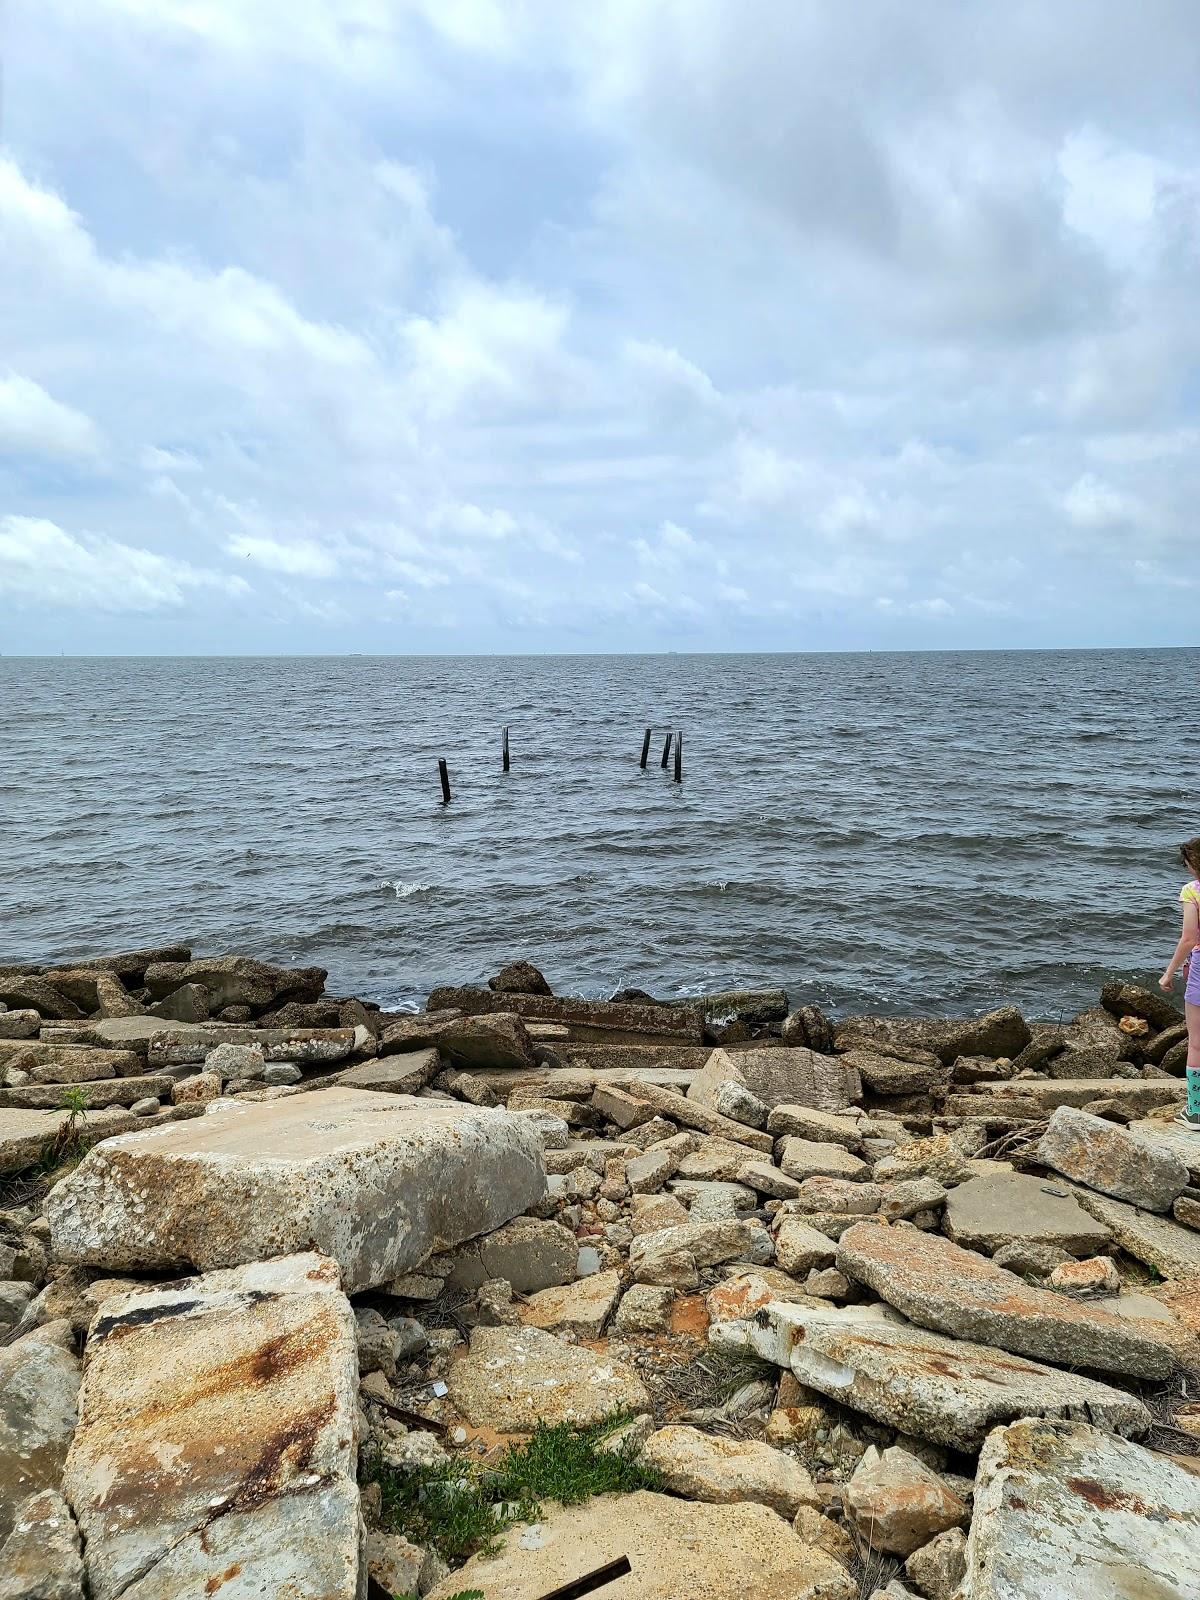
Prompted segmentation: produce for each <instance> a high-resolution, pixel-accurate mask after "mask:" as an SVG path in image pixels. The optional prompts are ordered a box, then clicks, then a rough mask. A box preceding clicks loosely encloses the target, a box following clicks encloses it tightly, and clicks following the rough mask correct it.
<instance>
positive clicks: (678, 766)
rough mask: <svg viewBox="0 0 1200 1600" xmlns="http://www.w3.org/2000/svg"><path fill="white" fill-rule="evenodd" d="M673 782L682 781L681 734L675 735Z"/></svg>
mask: <svg viewBox="0 0 1200 1600" xmlns="http://www.w3.org/2000/svg"><path fill="white" fill-rule="evenodd" d="M675 782H676V783H682V782H683V735H682V734H681V733H677V734H676V735H675Z"/></svg>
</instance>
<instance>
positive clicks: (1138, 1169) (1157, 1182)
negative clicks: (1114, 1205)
mask: <svg viewBox="0 0 1200 1600" xmlns="http://www.w3.org/2000/svg"><path fill="white" fill-rule="evenodd" d="M1038 1160H1039V1161H1041V1162H1043V1163H1044V1165H1046V1166H1048V1167H1053V1168H1054V1170H1055V1171H1056V1172H1061V1173H1062V1174H1063V1175H1064V1177H1068V1178H1073V1179H1074V1180H1075V1182H1076V1183H1082V1184H1084V1185H1086V1187H1087V1188H1089V1189H1095V1190H1098V1191H1099V1192H1100V1193H1101V1194H1106V1195H1110V1196H1111V1197H1112V1198H1113V1199H1114V1200H1128V1201H1130V1202H1131V1203H1132V1204H1133V1205H1137V1206H1141V1207H1142V1208H1143V1209H1144V1210H1146V1211H1169V1210H1170V1209H1171V1205H1172V1202H1173V1201H1174V1200H1175V1199H1176V1198H1177V1196H1178V1195H1180V1194H1181V1193H1182V1192H1183V1190H1184V1189H1185V1188H1186V1187H1187V1184H1188V1168H1187V1167H1186V1166H1185V1164H1184V1163H1183V1162H1182V1161H1181V1160H1180V1159H1179V1157H1178V1156H1177V1155H1175V1154H1174V1152H1173V1151H1171V1150H1168V1149H1166V1148H1164V1147H1163V1146H1162V1145H1159V1144H1153V1143H1151V1142H1150V1141H1149V1140H1146V1139H1139V1138H1138V1137H1137V1135H1136V1134H1133V1133H1130V1132H1129V1130H1128V1129H1127V1128H1119V1127H1117V1126H1115V1125H1114V1124H1113V1123H1111V1122H1106V1121H1105V1120H1104V1119H1103V1118H1102V1117H1092V1116H1089V1115H1088V1114H1087V1112H1086V1111H1077V1110H1074V1109H1073V1108H1072V1107H1070V1106H1059V1108H1058V1110H1057V1111H1055V1113H1054V1115H1053V1116H1052V1117H1051V1118H1050V1124H1049V1126H1048V1127H1047V1129H1046V1131H1045V1133H1044V1134H1043V1135H1042V1137H1041V1140H1040V1142H1039V1144H1038Z"/></svg>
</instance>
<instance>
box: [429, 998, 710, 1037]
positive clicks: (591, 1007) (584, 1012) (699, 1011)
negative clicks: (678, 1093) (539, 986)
mask: <svg viewBox="0 0 1200 1600" xmlns="http://www.w3.org/2000/svg"><path fill="white" fill-rule="evenodd" d="M447 1009H449V1010H455V1011H461V1012H462V1013H463V1014H464V1015H465V1016H478V1015H480V1014H481V1013H486V1012H489V1011H501V1010H503V1011H513V1012H515V1013H516V1014H517V1016H519V1017H524V1018H526V1019H527V1020H528V1019H530V1018H532V1019H533V1020H534V1021H537V1022H562V1023H565V1024H566V1025H567V1026H568V1027H569V1028H571V1029H572V1031H574V1030H575V1029H583V1030H586V1031H587V1032H589V1033H591V1032H595V1033H599V1034H600V1036H601V1039H603V1037H604V1035H605V1034H610V1033H620V1034H632V1035H635V1036H636V1035H648V1036H649V1037H650V1038H653V1037H655V1036H656V1035H657V1036H661V1037H662V1038H664V1039H674V1040H676V1041H677V1042H678V1043H680V1044H702V1043H703V1041H704V1007H703V1005H701V1004H700V1003H697V1004H695V1005H679V1006H665V1005H653V1004H640V1003H636V1002H635V1003H633V1004H630V1003H628V1002H627V1001H617V1000H584V999H576V998H574V997H573V996H568V995H551V994H504V995H497V994H495V993H493V991H492V990H491V989H476V988H473V987H470V986H462V987H448V988H441V989H435V990H434V991H433V992H432V994H430V996H429V1010H430V1011H440V1010H447Z"/></svg>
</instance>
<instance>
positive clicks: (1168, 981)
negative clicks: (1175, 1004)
mask: <svg viewBox="0 0 1200 1600" xmlns="http://www.w3.org/2000/svg"><path fill="white" fill-rule="evenodd" d="M1158 987H1159V988H1160V989H1161V990H1162V992H1163V993H1164V994H1170V992H1171V990H1172V989H1173V988H1174V987H1175V974H1174V973H1173V972H1164V973H1163V975H1162V977H1161V978H1160V979H1159V980H1158Z"/></svg>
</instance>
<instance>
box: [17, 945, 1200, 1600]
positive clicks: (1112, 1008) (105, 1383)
mask: <svg viewBox="0 0 1200 1600" xmlns="http://www.w3.org/2000/svg"><path fill="white" fill-rule="evenodd" d="M325 978H326V975H325V973H324V972H322V971H321V970H320V969H319V968H296V967H292V966H286V965H276V964H274V963H271V962H267V961H261V960H258V959H250V958H246V957H238V956H229V957H222V956H216V957H198V958H197V957H194V956H193V952H192V951H191V950H190V949H189V948H188V947H186V946H169V947H164V948H162V949H156V950H140V951H128V952H123V953H119V954H117V955H115V956H107V957H99V958H77V959H74V960H72V961H69V962H63V963H60V964H59V965H58V966H48V967H38V966H36V965H34V964H30V965H27V966H24V967H21V968H19V969H18V968H15V967H9V968H3V969H0V1173H3V1174H4V1175H5V1184H6V1187H5V1193H4V1197H3V1199H2V1200H0V1600H15V1597H16V1596H17V1595H22V1596H24V1597H25V1600H84V1596H85V1595H86V1596H88V1597H90V1600H125V1597H128V1600H168V1597H172V1600H173V1597H175V1596H187V1597H191V1596H193V1595H194V1596H196V1597H197V1600H199V1597H200V1596H202V1595H210V1594H219V1595H221V1596H222V1597H225V1600H249V1597H250V1596H251V1595H254V1596H259V1595H262V1594H272V1595H276V1594H278V1595H281V1596H287V1597H288V1600H332V1597H336V1596H338V1595H345V1596H347V1600H349V1597H351V1596H353V1597H355V1600H358V1597H359V1596H361V1595H362V1594H363V1593H364V1592H365V1589H366V1585H367V1582H368V1577H369V1578H370V1581H371V1583H372V1584H373V1585H374V1589H373V1591H372V1592H381V1593H391V1594H406V1593H411V1594H420V1595H433V1596H434V1597H442V1600H447V1597H450V1596H453V1595H457V1594H460V1593H462V1592H463V1591H465V1590H467V1589H470V1588H471V1587H477V1588H481V1589H482V1590H483V1592H484V1593H485V1595H486V1596H487V1600H500V1597H504V1596H508V1597H512V1600H518V1597H519V1600H544V1597H545V1596H546V1595H547V1594H548V1593H552V1592H556V1591H557V1590H558V1589H561V1588H562V1587H563V1586H564V1585H565V1586H567V1587H568V1588H569V1587H570V1585H572V1584H574V1583H577V1582H579V1583H589V1584H591V1585H592V1587H591V1588H589V1589H588V1590H586V1591H580V1592H589V1593H590V1592H593V1589H594V1592H596V1593H598V1594H603V1595H604V1596H605V1597H606V1600H607V1597H609V1596H612V1600H617V1597H619V1596H624V1595H630V1596H632V1595H635V1594H636V1595H638V1596H649V1597H651V1600H654V1597H659V1600H677V1597H678V1596H679V1595H680V1594H681V1593H688V1594H692V1595H694V1596H696V1597H698V1600H705V1597H708V1600H718V1597H720V1600H724V1597H728V1600H733V1597H734V1596H737V1597H738V1600H742V1597H744V1596H745V1595H746V1594H748V1593H753V1594H755V1595H756V1596H759V1595H761V1596H765V1597H768V1600H770V1597H772V1596H773V1597H775V1600H797V1597H808V1600H854V1597H855V1596H856V1595H857V1594H858V1593H859V1590H860V1585H861V1583H862V1582H864V1581H865V1574H864V1567H863V1556H862V1551H863V1550H864V1549H866V1547H867V1543H868V1542H869V1544H870V1546H871V1547H872V1548H873V1550H874V1551H875V1552H876V1556H877V1558H878V1559H879V1560H880V1561H882V1562H883V1563H884V1565H883V1566H881V1567H880V1569H879V1582H878V1583H877V1584H876V1585H875V1587H876V1589H877V1591H878V1593H879V1594H881V1595H884V1596H887V1597H888V1600H894V1597H896V1596H900V1595H914V1594H915V1595H920V1596H923V1597H924V1600H983V1597H984V1596H985V1595H986V1596H987V1600H1018V1597H1025V1596H1027V1595H1028V1596H1031V1597H1032V1596H1034V1595H1036V1596H1037V1597H1038V1600H1047V1597H1049V1596H1054V1597H1055V1600H1059V1597H1060V1596H1061V1597H1063V1600H1075V1597H1079V1600H1082V1597H1083V1596H1085V1595H1086V1596H1087V1600H1094V1597H1095V1596H1097V1595H1098V1594H1100V1593H1101V1592H1102V1591H1103V1592H1106V1593H1107V1592H1108V1590H1105V1589H1104V1585H1105V1584H1106V1583H1108V1584H1109V1586H1110V1588H1111V1590H1112V1593H1113V1594H1114V1596H1115V1595H1116V1594H1118V1593H1120V1594H1122V1595H1124V1594H1125V1593H1129V1594H1130V1595H1132V1594H1134V1593H1137V1594H1139V1595H1141V1594H1143V1593H1144V1594H1146V1595H1147V1596H1148V1595H1149V1594H1151V1593H1153V1594H1154V1595H1155V1600H1167V1597H1171V1600H1175V1597H1176V1596H1177V1595H1178V1596H1183V1595H1189V1596H1190V1594H1191V1593H1192V1592H1193V1591H1196V1592H1200V1574H1198V1573H1197V1571H1196V1570H1195V1554H1194V1549H1195V1547H1196V1546H1197V1545H1200V1540H1197V1538H1196V1533H1197V1531H1200V1530H1197V1528H1196V1527H1195V1522H1196V1520H1197V1517H1198V1516H1200V1509H1198V1500H1200V1477H1197V1476H1196V1475H1195V1474H1194V1472H1193V1470H1192V1469H1191V1468H1189V1465H1188V1464H1189V1462H1192V1463H1195V1462H1200V1424H1198V1423H1197V1422H1196V1419H1195V1417H1194V1416H1193V1414H1192V1412H1193V1410H1194V1405H1193V1404H1192V1402H1190V1401H1189V1400H1188V1399H1187V1396H1188V1395H1189V1394H1191V1393H1194V1392H1195V1387H1194V1386H1195V1382H1196V1375H1197V1374H1198V1373H1200V1314H1198V1313H1197V1312H1196V1309H1195V1308H1196V1305H1197V1304H1200V1183H1198V1182H1197V1180H1200V1139H1195V1138H1194V1136H1192V1135H1189V1134H1188V1133H1187V1132H1186V1130H1183V1129H1180V1128H1177V1127H1175V1126H1173V1125H1172V1123H1171V1117H1172V1116H1173V1114H1174V1111H1175V1109H1176V1108H1177V1106H1178V1105H1179V1103H1180V1102H1181V1100H1182V1097H1183V1081H1182V1053H1181V1049H1180V1040H1181V1039H1182V1037H1183V1034H1182V1030H1181V1018H1180V1017H1179V1016H1178V1014H1177V1013H1176V1012H1175V1011H1174V1009H1173V1008H1172V1007H1171V1006H1170V1005H1169V1003H1167V1002H1166V1001H1164V1000H1163V997H1162V996H1161V995H1158V994H1155V993H1148V992H1146V991H1143V990H1140V989H1138V988H1137V987H1136V986H1134V985H1131V984H1127V983H1119V984H1114V985H1110V986H1108V987H1107V988H1106V989H1105V991H1104V995H1103V997H1102V1002H1101V1004H1100V1005H1099V1006H1097V1007H1095V1008H1093V1009H1092V1010H1091V1011H1089V1012H1085V1013H1081V1015H1080V1016H1079V1017H1077V1018H1075V1019H1073V1020H1069V1021H1065V1022H1062V1023H1053V1024H1051V1023H1038V1022H1032V1023H1031V1022H1028V1021H1026V1019H1025V1018H1023V1017H1022V1016H1021V1014H1020V1012H1019V1011H1017V1010H1016V1009H1015V1008H1014V1007H1011V1006H1006V1007H1002V1008H999V1009H997V1010H996V1011H994V1012H991V1013H989V1014H988V1015H987V1016H984V1017H980V1018H962V1019H937V1018H927V1019H897V1018H873V1017H855V1018H846V1019H843V1020H842V1021H840V1022H838V1023H836V1024H835V1023H834V1022H833V1021H832V1020H831V1019H830V1018H828V1017H826V1016H824V1015H823V1013H822V1012H821V1011H820V1010H819V1008H817V1007H816V1006H812V1005H807V1006H802V1007H799V1008H797V1009H792V1008H791V1007H790V1005H789V1002H788V997H787V996H786V995H784V994H783V993H782V992H780V991H778V990H762V991H753V990H731V991H725V992H722V993H720V994H714V995H710V996H703V997H698V998H696V999H694V1000H688V1001H686V1002H681V1003H675V1002H660V1001H656V1000H653V999H651V998H650V997H649V996H645V995H642V994H641V993H640V992H637V991H630V992H628V993H626V994H623V995H621V996H618V997H616V998H615V999H614V1000H612V1001H604V1000H596V999H590V998H576V997H564V996H558V995H555V994H553V993H552V992H551V990H550V986H549V985H548V984H547V983H546V981H545V979H544V978H543V977H542V975H541V974H540V973H539V972H538V971H537V969H536V968H534V967H532V966H531V965H530V964H529V963H528V962H514V963H511V964H510V965H509V966H508V967H506V968H505V969H504V971H503V972H501V973H498V974H497V975H496V976H495V978H494V979H493V980H492V981H491V982H490V983H489V985H488V986H486V987H485V986H482V985H480V986H470V987H461V986H460V987H447V988H443V989H440V990H436V991H435V992H434V993H433V994H431V995H430V997H429V1003H428V1008H427V1010H426V1011H425V1012H423V1013H420V1014H416V1013H408V1012H404V1013H401V1012H395V1013H388V1012H385V1011H383V1010H381V1009H380V1008H378V1007H377V1006H374V1005H373V1004H371V1003H370V1002H367V1001H361V1000H357V999H352V998H350V999H339V998H334V997H330V996H327V995H326V994H325V990H324V984H325ZM1131 1019H1132V1020H1131ZM81 1362H82V1369H81ZM81 1370H82V1387H81V1386H80V1376H81ZM614 1414H619V1416H620V1418H621V1421H620V1425H619V1430H618V1431H617V1432H614V1433H613V1434H612V1435H611V1438H609V1439H607V1440H605V1441H601V1442H600V1443H598V1444H593V1445H590V1446H588V1448H589V1449H591V1450H593V1451H595V1452H599V1454H598V1455H597V1456H596V1459H597V1460H599V1457H600V1455H602V1454H603V1453H604V1452H606V1451H608V1452H617V1454H618V1455H619V1456H620V1457H621V1458H622V1459H623V1460H624V1461H625V1462H626V1463H627V1464H628V1467H629V1470H631V1471H632V1470H634V1469H636V1471H637V1473H640V1474H641V1475H642V1476H641V1477H638V1478H635V1479H634V1480H633V1483H634V1485H635V1486H634V1487H633V1488H632V1492H628V1493H623V1494H620V1495H616V1496H614V1495H611V1494H603V1495H601V1496H600V1497H599V1498H594V1499H591V1500H589V1501H585V1503H583V1504H580V1505H566V1506H563V1505H559V1504H557V1503H556V1499H555V1496H554V1494H553V1493H552V1492H551V1488H552V1486H551V1488H546V1487H545V1486H543V1487H539V1490H538V1493H537V1497H536V1500H537V1504H536V1508H535V1509H534V1510H533V1511H532V1512H531V1513H530V1514H529V1515H528V1516H527V1517H526V1520H525V1521H524V1522H522V1523H513V1524H509V1523H506V1522H502V1523H501V1524H499V1525H498V1538H499V1548H498V1549H496V1550H495V1551H494V1552H491V1553H485V1552H484V1551H482V1550H480V1549H479V1548H478V1545H479V1543H480V1541H479V1540H478V1539H476V1540H474V1541H473V1542H472V1541H468V1543H467V1544H466V1545H465V1546H464V1547H454V1548H451V1547H450V1545H449V1544H447V1543H446V1542H445V1541H446V1539H447V1538H448V1535H447V1534H446V1533H445V1532H439V1527H438V1523H437V1517H436V1516H431V1515H429V1513H428V1508H429V1507H430V1506H435V1505H436V1502H437V1497H438V1496H439V1495H444V1494H447V1493H449V1494H458V1493H460V1492H463V1486H464V1485H479V1484H486V1483H487V1482H488V1481H490V1479H491V1477H492V1476H493V1475H494V1473H495V1472H497V1471H500V1470H502V1467H503V1463H504V1462H505V1461H506V1460H507V1459H509V1458H508V1456H507V1454H506V1453H507V1452H508V1450H509V1449H510V1447H513V1448H515V1449H517V1450H518V1451H519V1450H521V1449H522V1448H523V1446H524V1441H526V1440H528V1439H530V1437H531V1436H533V1435H534V1434H535V1430H536V1429H537V1428H538V1426H539V1425H541V1426H543V1427H551V1428H555V1427H559V1426H565V1427H566V1428H567V1429H568V1430H569V1429H572V1428H580V1427H584V1428H588V1427H592V1426H593V1425H595V1426H597V1427H607V1426H609V1425H610V1420H611V1419H612V1418H613V1417H614ZM589 1437H590V1436H589ZM612 1459H617V1457H616V1456H614V1457H613V1458H612ZM637 1484H641V1485H643V1486H642V1487H637V1486H636V1485H637ZM406 1485H408V1486H413V1485H415V1486H416V1490H415V1493H413V1494H411V1495H410V1494H408V1492H407V1491H406V1490H405V1486H406ZM438 1485H442V1487H441V1488H438V1487H437V1486H438ZM447 1485H448V1486H449V1487H447ZM455 1485H457V1486H458V1487H454V1486H455ZM568 1487H569V1486H568V1485H566V1484H564V1493H567V1490H568ZM431 1497H432V1498H431ZM406 1506H407V1507H409V1509H407V1510H406V1509H404V1508H405V1507H406ZM412 1506H417V1507H421V1508H424V1509H423V1510H422V1511H421V1514H420V1515H419V1516H417V1515H416V1514H415V1513H414V1512H413V1510H412V1509H411V1508H412ZM1035 1507H1036V1508H1037V1509H1036V1510H1033V1509H1031V1508H1035ZM1035 1518H1036V1520H1035ZM1072 1529H1075V1530H1076V1534H1077V1536H1075V1535H1073V1534H1072V1532H1071V1530H1072ZM1114 1550H1116V1551H1118V1552H1120V1557H1119V1560H1118V1564H1117V1565H1116V1566H1114V1565H1113V1562H1114V1560H1117V1558H1116V1557H1114V1556H1113V1554H1112V1552H1113V1551H1114ZM472 1551H474V1552H475V1553H472ZM1164 1552H1165V1553H1164ZM1122 1561H1123V1562H1124V1563H1125V1564H1124V1566H1121V1565H1120V1562H1122ZM1189 1561H1190V1562H1191V1563H1192V1565H1191V1566H1189V1565H1188V1563H1189ZM1106 1563H1108V1564H1107V1565H1106ZM597 1574H599V1575H600V1576H599V1577H598V1578H597ZM592 1580H595V1582H594V1583H593V1581H592ZM1122 1583H1124V1584H1125V1586H1126V1587H1125V1588H1121V1587H1119V1585H1120V1584H1122ZM1171 1584H1174V1585H1175V1587H1174V1588H1172V1587H1170V1585H1171ZM1113 1585H1118V1587H1113ZM1156 1586H1157V1587H1156ZM866 1592H869V1591H866Z"/></svg>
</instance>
